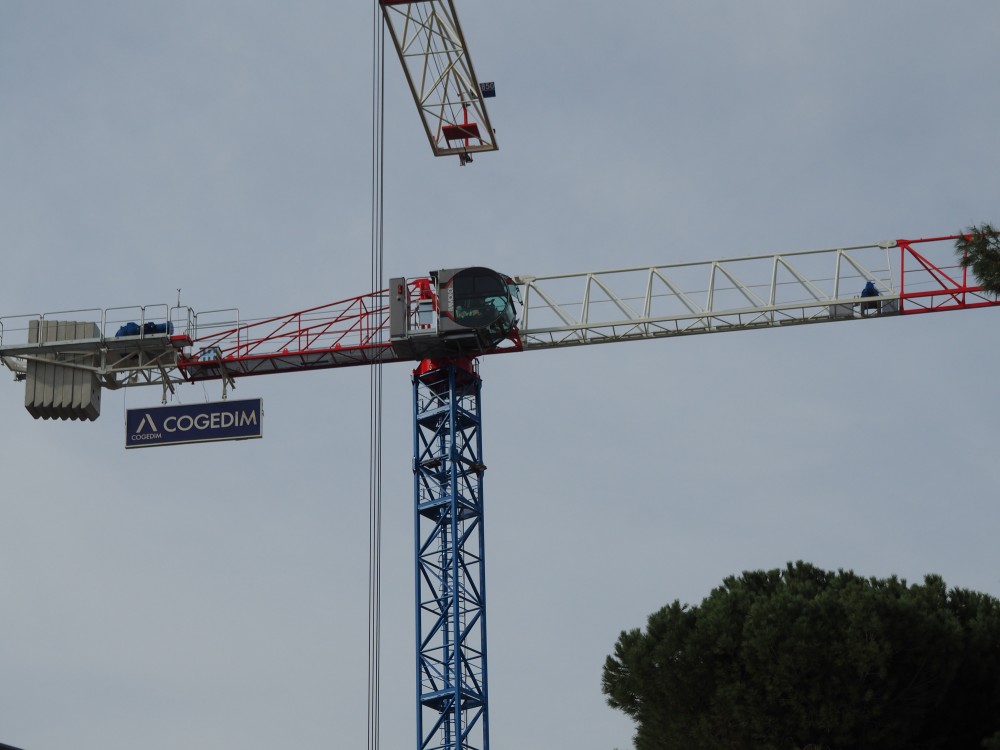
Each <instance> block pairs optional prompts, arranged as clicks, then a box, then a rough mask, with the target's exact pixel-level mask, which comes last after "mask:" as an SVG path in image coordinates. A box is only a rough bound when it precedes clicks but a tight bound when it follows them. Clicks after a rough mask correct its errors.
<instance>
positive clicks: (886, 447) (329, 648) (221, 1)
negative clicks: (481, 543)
mask: <svg viewBox="0 0 1000 750" xmlns="http://www.w3.org/2000/svg"><path fill="white" fill-rule="evenodd" d="M456 4H457V6H458V12H459V15H460V17H461V20H462V23H463V27H464V30H465V33H466V38H467V40H468V43H469V49H470V52H471V54H472V57H473V59H474V61H475V65H476V69H477V72H478V73H479V75H480V78H481V79H483V80H494V81H495V82H496V89H497V98H496V99H495V100H491V101H490V102H489V106H490V112H491V117H492V120H493V124H494V126H495V127H496V129H497V140H498V143H499V145H500V151H499V152H497V153H495V154H485V155H482V156H477V157H476V159H475V163H474V164H473V165H471V166H469V167H465V168H461V167H459V165H458V161H457V159H455V158H449V159H435V158H434V157H433V156H432V155H431V153H430V149H429V148H428V145H427V142H426V138H425V137H424V134H423V131H422V128H421V127H420V124H419V119H418V116H417V114H416V112H415V110H414V107H413V103H412V101H411V99H410V97H409V94H408V92H407V91H406V90H405V88H404V86H403V80H402V73H401V70H400V67H399V64H398V61H397V60H395V59H394V58H389V59H388V60H387V66H386V70H387V76H386V78H387V82H386V105H385V110H386V146H385V267H386V273H387V274H388V275H407V276H415V275H421V274H424V273H426V272H427V271H429V270H430V269H432V268H448V267H454V266H464V265H486V266H489V267H492V268H496V269H498V270H500V271H503V272H505V273H508V274H512V275H513V274H536V275H541V274H551V273H564V272H565V273H569V272H574V271H589V270H600V269H606V268H614V267H620V266H634V265H643V264H657V263H671V262H679V261H688V260H691V261H695V260H710V259H713V258H718V257H732V256H739V255H752V254H760V253H771V252H783V251H795V250H806V249H813V248H825V247H833V246H841V245H853V244H863V243H868V242H877V241H879V240H885V239H892V238H898V237H909V238H913V237H923V236H934V235H941V234H950V233H953V232H955V231H958V230H960V229H962V228H964V227H967V226H969V225H970V224H972V223H976V222H982V221H990V220H992V221H1000V177H998V175H1000V148H998V143H997V123H998V122H1000V83H998V80H1000V47H998V46H997V39H998V38H1000V5H998V4H997V3H996V2H994V1H993V0H970V1H968V2H960V3H939V2H929V1H925V0H896V1H887V2H878V3H872V2H860V1H855V0H848V1H844V2H838V3H819V2H811V1H810V2H803V1H802V0H788V1H787V2H756V3H747V2H736V1H729V0H720V1H718V2H703V3H694V2H689V3H680V2H654V1H653V0H630V2H625V3H603V4H599V3H580V2H570V0H553V1H552V2H547V3H542V4H539V3H529V2H526V1H525V0H508V2H503V3H485V2H476V1H475V0H460V1H457V3H456ZM371 24H372V21H371V9H370V7H368V6H367V4H366V3H353V4H351V3H343V2H333V3H331V2H319V1H318V0H285V2H281V3H277V2H260V1H258V0H244V1H242V2H236V1H235V0H211V1H206V0H198V1H197V2H195V1H194V0H172V1H171V2H161V1H151V2H142V3H137V2H133V1H132V0H90V1H89V2H86V3H84V2H79V1H78V0H63V1H59V0H32V1H31V2H28V1H27V0H0V242H2V255H0V258H2V266H0V316H7V315H16V314H22V313H42V312H50V311H58V310H78V309H82V308H110V307H118V306H123V305H140V304H154V303H163V304H173V303H174V302H175V301H176V299H177V295H178V291H177V290H178V289H180V290H181V292H180V294H181V299H182V301H183V303H184V304H186V305H190V306H191V307H193V308H194V309H195V310H199V311H206V310H214V309H220V308H233V307H238V308H239V309H240V311H241V314H242V315H244V316H246V317H256V316H264V315H271V314H278V313H283V312H291V311H294V310H296V309H301V308H306V307H310V306H313V305H317V304H321V303H324V302H329V301H333V300H336V299H341V298H344V297H348V296H352V295H355V294H360V293H363V292H367V291H370V289H369V285H370V282H369V278H370V275H369V257H370V235H369V224H370V222H369V217H370V210H371V209H370V202H369V195H370V159H369V153H370V142H371V117H370V102H371V54H372V53H371V31H372V27H371ZM998 316H1000V313H998V312H997V311H994V310H982V311H971V312H957V313H948V314H941V315H927V316H915V317H911V318H908V319H901V318H897V319H890V320H882V321H876V322H870V323H868V322H866V323H863V324H861V323H856V324H843V325H829V326H825V325H824V326H809V327H804V328H796V329H782V330H772V331H763V332H755V333H742V334H739V335H733V336H695V337H687V338H683V339H673V340H668V341H658V342H650V343H634V344H632V343H630V344H621V345H619V346H605V347H582V348H579V349H574V350H567V351H543V352H533V353H524V354H520V355H515V356H508V357H494V358H486V359H485V360H484V361H483V362H482V373H483V377H484V382H485V385H484V391H483V395H484V420H485V428H484V429H485V436H486V447H485V460H486V463H487V465H488V466H489V471H488V472H487V475H486V504H487V512H486V535H487V541H486V545H487V554H488V598H489V634H490V644H489V654H490V677H491V684H490V696H491V712H492V715H491V718H492V724H491V734H492V740H493V744H494V746H495V747H519V748H526V749H531V748H553V747H568V748H569V747H571V748H580V749H593V750H612V749H613V748H621V749H622V750H624V749H625V748H627V747H629V746H630V742H631V740H630V738H631V736H632V732H633V726H632V724H631V722H629V721H628V720H627V719H626V718H625V717H623V716H622V715H619V714H618V713H616V712H614V711H612V710H611V709H610V708H608V707H607V706H606V705H605V703H604V699H603V697H602V695H601V693H600V677H601V667H602V664H603V661H604V658H605V656H606V655H607V654H609V653H610V652H611V651H612V649H613V646H614V642H615V640H616V638H617V636H618V634H619V632H620V631H621V630H623V629H627V628H633V627H640V626H642V625H644V623H645V619H646V617H647V616H648V615H649V614H650V613H651V612H653V611H654V610H656V609H657V608H659V607H660V606H662V605H664V604H667V603H669V602H671V601H673V600H674V599H680V600H681V601H683V602H689V603H692V604H696V603H698V602H700V601H701V599H702V598H703V597H704V596H706V595H707V594H708V593H709V591H710V590H711V589H712V588H713V587H714V586H716V585H718V584H719V583H720V582H721V580H722V578H723V577H725V576H727V575H730V574H737V573H739V572H740V571H742V570H747V569H757V568H772V567H776V566H782V565H783V564H784V563H785V562H786V561H789V560H797V559H803V560H807V561H809V562H812V563H815V564H817V565H819V566H821V567H825V568H830V569H836V568H845V569H847V568H849V569H853V570H854V571H855V572H857V573H859V574H862V575H871V576H888V575H891V574H898V575H900V576H902V577H905V578H906V579H907V580H910V581H920V580H922V577H923V575H924V574H926V573H938V574H941V575H942V576H943V577H944V579H945V581H946V582H947V583H948V584H949V585H951V586H957V587H963V588H972V589H976V590H980V591H985V592H988V593H991V594H993V595H1000V566H998V553H997V544H996V538H997V529H998V527H1000V507H998V502H997V489H996V488H997V487H998V486H1000V465H998V463H997V460H996V455H997V450H996V442H997V431H996V425H997V424H998V423H1000V405H998V403H997V399H996V373H997V371H998V365H1000V355H998V352H997V350H998V348H997V345H996V334H995V330H996V324H997V322H998V320H1000V318H998ZM494 360H496V361H494ZM0 374H2V375H3V376H4V380H5V381H6V382H0V470H2V473H0V623H2V625H0V628H2V631H0V632H2V637H0V742H4V743H10V744H13V745H16V746H19V747H22V748H24V749H25V750H69V749H70V748H72V750H98V749H100V750H134V749H135V748H142V749H143V750H168V749H169V750H174V749H175V748H178V747H184V748H193V749H200V748H205V749H206V750H207V749H209V748H212V749H213V750H214V749H216V748H227V747H228V748H237V747H239V748H244V749H245V750H264V749H265V748H272V747H275V746H283V747H296V748H324V747H336V748H342V747H343V748H358V747H363V746H364V742H365V696H366V690H365V684H366V677H367V672H366V658H365V652H366V617H367V614H366V588H367V581H366V561H367V555H368V549H367V547H368V545H367V539H368V531H367V523H368V521H367V519H368V500H367V494H368V489H367V481H368V471H367V468H366V467H367V431H368V378H369V373H368V372H366V371H364V370H338V371H325V372H318V373H309V374H297V375H283V376H280V377H271V378H256V379H248V380H245V381H242V382H240V383H238V387H237V391H236V395H238V396H240V397H262V398H263V399H264V401H265V406H266V410H267V414H266V419H265V426H264V434H265V436H264V438H263V439H262V440H258V441H247V442H241V443H228V444H214V445H202V446H185V447H174V448H160V449H149V450H140V451H129V452H126V451H125V450H124V449H123V444H124V427H123V416H124V410H125V408H126V407H137V406H149V405H158V404H159V403H160V392H159V389H156V388H147V389H141V388H136V389H130V390H129V391H128V392H127V393H122V392H106V393H105V394H104V401H103V414H102V416H101V418H100V420H98V421H97V422H96V423H84V424H80V423H69V422H55V423H52V422H42V421H34V420H33V419H32V418H31V417H30V416H29V414H28V413H27V412H26V411H25V410H24V408H23V399H24V393H23V386H22V385H20V384H16V383H14V382H12V379H11V378H10V377H9V373H7V372H6V371H3V373H0ZM409 389H410V382H409V377H408V367H407V366H406V365H396V366H391V367H387V368H386V370H385V423H386V435H385V445H384V462H385V483H384V493H385V500H384V502H385V519H384V524H385V527H384V532H383V533H384V544H385V554H384V567H383V589H384V603H383V617H384V629H383V641H382V642H383V678H382V679H383V682H382V684H383V688H384V695H383V705H382V717H383V728H382V740H383V746H384V747H393V748H405V747H413V746H414V745H415V729H414V713H415V708H414V689H413V683H414V677H413V664H414V654H413V624H412V623H413V583H412V581H413V572H412V538H413V534H412V528H411V524H412V513H411V473H410V468H409V467H410V441H411V415H410V391H409ZM220 396H221V388H220V387H219V386H217V385H215V384H209V385H206V386H204V387H203V386H201V385H197V386H186V387H184V388H181V389H180V390H179V392H178V395H177V397H176V400H177V401H179V402H181V403H193V402H198V401H204V400H216V399H218V398H219V397H220Z"/></svg>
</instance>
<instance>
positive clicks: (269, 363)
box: [0, 236, 998, 388]
mask: <svg viewBox="0 0 1000 750" xmlns="http://www.w3.org/2000/svg"><path fill="white" fill-rule="evenodd" d="M954 240H955V237H950V236H949V237H936V238H928V239H919V240H895V241H891V242H883V243H877V244H871V245H857V246H853V247H844V248H833V249H828V250H813V251H804V252H793V253H780V254H776V255H758V256H752V257H746V258H733V259H729V260H716V261H702V262H695V263H675V264H669V265H660V266H649V267H641V268H637V267H633V268H623V269H614V270H607V271H600V272H589V273H576V274H563V275H554V276H527V275H522V276H520V277H516V279H515V280H516V281H517V282H518V283H519V284H520V288H521V296H522V298H523V300H524V305H523V306H522V308H521V310H520V317H519V320H518V332H517V333H518V338H517V341H511V342H507V344H506V345H503V346H501V347H498V348H497V349H494V350H492V351H489V352H483V353H484V354H495V353H503V352H510V351H521V350H529V349H546V348H556V347H566V346H580V345H585V344H598V343H609V342H615V341H632V340H636V339H656V338H663V337H669V336H677V335H691V334H700V333H716V332H721V331H745V330H754V329H757V328H766V327H776V326H788V325H797V324H806V323H827V322H835V321H845V320H864V319H874V318H878V317H885V316H890V315H897V314H899V315H908V314H915V313H925V312H940V311H946V310H961V309H969V308H976V307H986V306H993V305H997V304H998V301H997V299H995V298H994V297H993V296H992V295H990V294H988V293H986V292H984V291H983V290H982V288H981V287H980V286H978V285H977V284H975V282H974V280H973V279H972V278H971V277H970V276H969V272H968V270H967V269H965V268H962V267H961V265H960V264H959V262H958V261H957V259H956V258H955V256H954V249H953V248H954V244H953V243H954ZM869 281H871V282H873V283H874V285H875V288H876V290H877V291H878V293H879V296H878V297H876V298H871V299H868V298H866V299H864V301H862V297H861V296H860V295H861V290H862V289H863V288H864V286H865V284H866V283H867V282H869ZM154 313H155V314H154ZM88 314H89V315H90V317H89V319H91V320H95V319H98V320H100V321H101V331H102V332H103V334H102V336H101V337H100V338H97V339H94V340H87V341H68V342H47V343H43V344H34V343H29V342H28V340H27V330H28V322H29V321H30V320H31V319H37V320H44V319H46V318H48V319H53V318H54V316H55V314H48V315H35V316H27V315H25V316H14V317H6V318H0V362H2V363H3V364H4V365H6V366H7V367H8V368H9V369H11V370H12V371H13V372H14V373H15V377H19V376H23V372H24V368H25V363H26V361H28V360H30V359H35V360H39V361H47V360H49V358H51V357H62V358H65V359H66V360H67V362H66V364H72V365H73V366H74V367H78V368H83V369H88V370H91V371H93V372H95V373H96V374H97V375H98V376H99V377H100V378H101V382H102V385H103V386H104V387H107V388H118V387H121V386H123V385H163V386H164V387H165V388H166V387H172V386H173V385H174V384H175V383H178V382H182V381H184V382H195V381H202V380H220V379H223V380H225V379H232V378H239V377H243V376H248V375H265V374H273V373H280V372H294V371H300V370H314V369H323V368H331V367H348V366H355V365H369V364H373V363H375V362H383V363H388V362H398V361H404V360H405V359H406V358H403V357H400V356H399V355H398V354H397V353H396V352H395V351H394V350H393V348H392V345H391V343H388V342H387V336H386V335H385V332H386V331H387V329H388V325H389V307H388V301H387V292H386V291H384V290H383V291H380V292H373V293H369V294H365V295H361V296H358V297H350V298H348V299H345V300H341V301H338V302H333V303H330V304H327V305H322V306H319V307H313V308H310V309H308V310H302V311H299V312H295V313H291V314H288V315H282V316H278V317H273V318H267V319H264V320H255V321H253V322H250V323H241V322H240V316H239V312H238V311H236V310H222V311H213V312H209V313H194V312H193V311H191V310H190V309H189V308H171V309H169V311H168V308H167V306H165V305H160V306H146V307H136V308H116V309H113V310H108V311H100V310H97V311H77V312H74V313H72V315H73V316H75V317H77V318H79V319H87V315H88ZM60 315H63V316H65V315H66V314H60ZM128 319H131V320H140V321H141V320H146V321H149V320H156V321H160V320H168V319H169V320H170V321H171V323H172V325H173V334H171V335H148V334H145V333H143V334H141V335H140V336H138V337H124V338H119V337H117V336H115V335H114V333H115V328H116V326H118V325H119V323H120V322H122V321H125V320H128ZM49 361H50V360H49Z"/></svg>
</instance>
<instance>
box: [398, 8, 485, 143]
mask: <svg viewBox="0 0 1000 750" xmlns="http://www.w3.org/2000/svg"><path fill="white" fill-rule="evenodd" d="M380 5H381V6H382V13H383V15H384V17H385V21H386V25H387V26H388V28H389V33H390V35H391V37H392V43H393V45H394V46H395V47H396V52H397V53H398V54H399V60H400V62H401V63H402V65H403V72H404V73H405V75H406V82H407V84H408V85H409V87H410V93H411V94H412V95H413V100H414V102H415V103H416V105H417V111H418V112H419V113H420V118H421V120H422V122H423V125H424V131H425V132H426V133H427V139H428V140H429V141H430V144H431V149H432V150H433V151H434V154H435V156H446V155H449V154H459V155H461V156H463V157H465V155H467V154H470V153H474V152H478V151H496V149H497V143H496V138H495V136H494V133H493V127H492V125H491V124H490V118H489V114H488V113H487V112H486V104H485V102H484V100H483V92H482V90H481V88H480V85H479V81H478V80H477V78H476V73H475V70H474V69H473V67H472V59H471V58H470V57H469V53H468V51H467V49H466V46H465V37H464V36H463V34H462V27H461V26H460V25H459V23H458V16H457V15H456V13H455V6H454V4H453V3H452V2H451V0H380ZM465 161H466V159H465V158H463V163H465Z"/></svg>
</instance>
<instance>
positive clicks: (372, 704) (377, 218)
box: [367, 0, 385, 750]
mask: <svg viewBox="0 0 1000 750" xmlns="http://www.w3.org/2000/svg"><path fill="white" fill-rule="evenodd" d="M372 10H373V13H372V176H371V185H372V192H371V240H372V247H371V287H370V288H371V289H372V290H373V291H376V292H377V291H379V290H381V289H383V283H382V275H383V274H382V260H383V251H382V228H383V225H382V196H383V191H382V178H383V169H382V147H383V131H384V117H383V113H382V109H383V104H384V101H385V97H384V88H385V78H384V72H383V71H384V67H385V65H384V63H385V26H384V24H383V22H382V12H381V7H380V5H379V2H378V0H376V2H374V3H372ZM383 304H385V302H383ZM370 312H375V313H376V320H381V318H382V314H381V312H380V311H370ZM383 336H384V331H383V330H382V328H381V327H380V328H379V329H378V331H377V332H376V342H375V343H377V344H381V343H382V339H383ZM370 377H371V381H370V393H371V404H370V406H371V414H370V423H369V445H368V448H369V454H368V469H369V475H368V499H369V537H368V714H367V721H368V727H367V731H368V734H367V736H368V750H378V746H379V727H380V716H379V712H380V702H381V701H380V697H381V687H380V671H381V637H382V621H381V596H382V593H381V588H382V363H381V360H380V359H379V360H378V361H376V363H375V364H374V365H373V366H372V367H371V369H370Z"/></svg>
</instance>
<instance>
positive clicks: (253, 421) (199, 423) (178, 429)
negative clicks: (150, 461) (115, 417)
mask: <svg viewBox="0 0 1000 750" xmlns="http://www.w3.org/2000/svg"><path fill="white" fill-rule="evenodd" d="M263 416H264V406H263V402H262V401H261V399H259V398H255V399H244V400H242V401H215V402H212V403H210V404H191V405H182V406H155V407H151V408H148V409H129V410H127V411H126V412H125V447H126V448H150V447H152V446H154V445H178V444H181V443H208V442H213V441H216V440H247V439H250V438H259V437H261V436H262V435H263V433H262V431H261V426H262V424H261V423H262V421H263Z"/></svg>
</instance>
